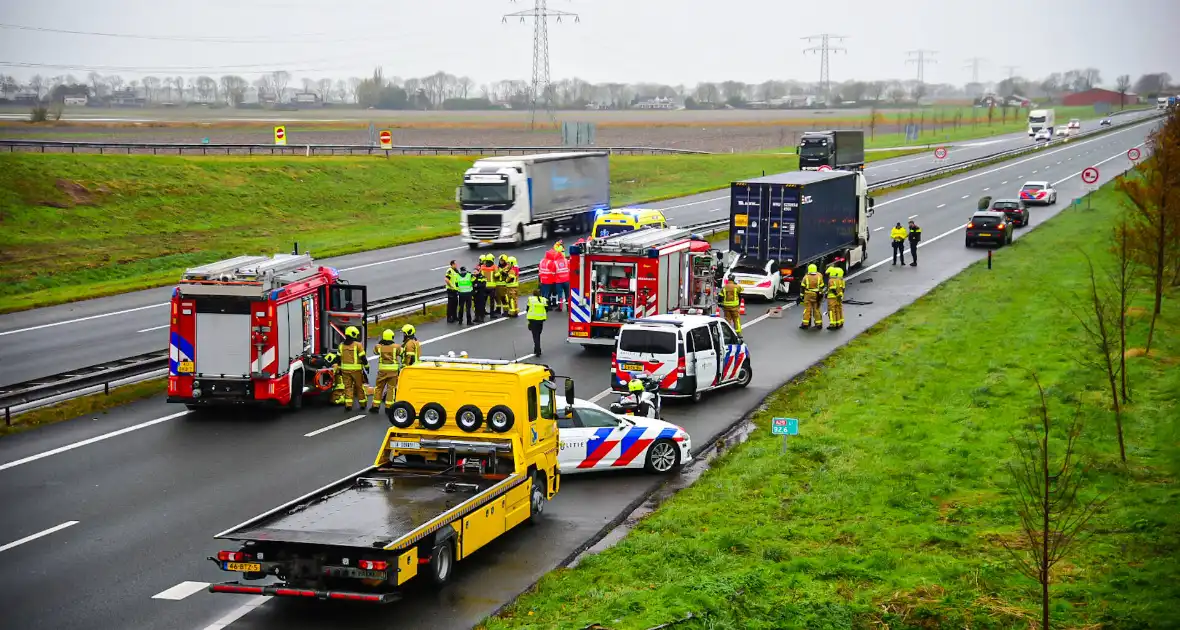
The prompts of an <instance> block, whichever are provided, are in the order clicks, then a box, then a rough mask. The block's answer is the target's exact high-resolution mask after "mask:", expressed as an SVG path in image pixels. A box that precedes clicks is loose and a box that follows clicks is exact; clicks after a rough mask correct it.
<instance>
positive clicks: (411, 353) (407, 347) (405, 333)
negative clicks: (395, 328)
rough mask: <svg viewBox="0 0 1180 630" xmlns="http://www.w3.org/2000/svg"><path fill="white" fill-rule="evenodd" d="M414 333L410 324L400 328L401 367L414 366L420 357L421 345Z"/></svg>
mask: <svg viewBox="0 0 1180 630" xmlns="http://www.w3.org/2000/svg"><path fill="white" fill-rule="evenodd" d="M415 332H416V331H415V329H414V327H413V326H411V325H410V324H406V325H405V326H402V367H405V366H407V365H414V364H415V363H417V362H418V359H419V358H421V357H422V344H421V343H419V341H418V337H417V336H416V335H415V334H414V333H415Z"/></svg>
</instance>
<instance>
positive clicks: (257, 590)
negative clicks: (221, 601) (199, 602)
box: [213, 584, 262, 595]
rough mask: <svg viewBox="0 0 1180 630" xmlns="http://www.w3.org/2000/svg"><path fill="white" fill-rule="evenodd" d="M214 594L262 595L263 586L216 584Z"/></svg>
mask: <svg viewBox="0 0 1180 630" xmlns="http://www.w3.org/2000/svg"><path fill="white" fill-rule="evenodd" d="M213 592H214V593H241V594H243V595H261V594H262V587H261V586H238V585H237V584H214V585H213Z"/></svg>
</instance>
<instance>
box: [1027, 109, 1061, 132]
mask: <svg viewBox="0 0 1180 630" xmlns="http://www.w3.org/2000/svg"><path fill="white" fill-rule="evenodd" d="M1055 123H1056V121H1055V120H1054V119H1053V110H1051V109H1034V110H1032V111H1030V112H1029V113H1028V135H1030V136H1032V135H1036V133H1037V132H1038V131H1040V130H1041V129H1044V128H1046V127H1047V128H1048V129H1049V136H1050V137H1052V135H1053V127H1055V126H1056V124H1055Z"/></svg>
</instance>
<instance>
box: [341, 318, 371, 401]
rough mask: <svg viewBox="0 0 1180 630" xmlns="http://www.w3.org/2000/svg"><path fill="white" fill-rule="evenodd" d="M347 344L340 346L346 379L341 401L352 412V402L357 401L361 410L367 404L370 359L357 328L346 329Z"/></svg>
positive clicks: (342, 372)
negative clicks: (366, 372) (366, 380)
mask: <svg viewBox="0 0 1180 630" xmlns="http://www.w3.org/2000/svg"><path fill="white" fill-rule="evenodd" d="M344 337H345V342H344V343H342V344H340V348H339V349H338V352H337V354H339V355H340V375H341V376H342V377H343V379H344V398H343V400H342V401H341V402H342V403H343V404H344V408H345V410H347V411H352V401H353V400H354V399H355V400H357V401H358V402H359V403H360V405H361V408H364V406H365V402H366V398H367V397H366V396H365V376H364V375H365V371H366V370H367V369H368V368H369V357H368V356H366V355H365V344H363V343H361V331H360V330H359V329H358V328H357V327H356V326H349V327H348V328H345V329H344Z"/></svg>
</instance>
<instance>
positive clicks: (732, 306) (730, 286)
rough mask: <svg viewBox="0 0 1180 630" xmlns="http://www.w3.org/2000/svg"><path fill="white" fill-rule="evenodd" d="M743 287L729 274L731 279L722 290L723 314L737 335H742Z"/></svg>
mask: <svg viewBox="0 0 1180 630" xmlns="http://www.w3.org/2000/svg"><path fill="white" fill-rule="evenodd" d="M741 305H742V285H740V284H738V283H737V282H736V281H735V280H734V275H733V274H732V273H731V274H729V278H727V279H726V281H725V286H724V287H722V289H721V312H722V313H723V314H724V315H725V321H727V322H729V325H730V326H733V329H734V330H735V331H736V332H737V334H739V335H740V334H742V314H741V310H740V309H741Z"/></svg>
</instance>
